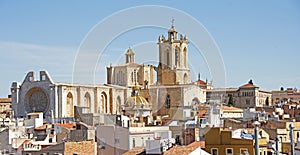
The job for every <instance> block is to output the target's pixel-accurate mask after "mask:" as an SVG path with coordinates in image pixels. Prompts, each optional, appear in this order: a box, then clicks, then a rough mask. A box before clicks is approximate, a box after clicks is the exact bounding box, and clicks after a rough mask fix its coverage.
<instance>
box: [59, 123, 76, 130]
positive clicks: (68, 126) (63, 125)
mask: <svg viewBox="0 0 300 155" xmlns="http://www.w3.org/2000/svg"><path fill="white" fill-rule="evenodd" d="M56 125H57V126H61V127H65V128H68V129H71V128H74V126H75V124H72V123H68V124H56Z"/></svg>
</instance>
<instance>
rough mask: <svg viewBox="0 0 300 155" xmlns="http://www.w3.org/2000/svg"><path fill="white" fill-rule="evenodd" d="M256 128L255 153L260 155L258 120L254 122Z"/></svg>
mask: <svg viewBox="0 0 300 155" xmlns="http://www.w3.org/2000/svg"><path fill="white" fill-rule="evenodd" d="M253 125H254V126H255V128H254V138H255V155H259V144H258V126H259V125H260V123H259V122H258V121H255V122H253Z"/></svg>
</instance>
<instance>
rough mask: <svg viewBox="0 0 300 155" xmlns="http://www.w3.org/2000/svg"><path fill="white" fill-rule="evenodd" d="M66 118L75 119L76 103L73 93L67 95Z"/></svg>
mask: <svg viewBox="0 0 300 155" xmlns="http://www.w3.org/2000/svg"><path fill="white" fill-rule="evenodd" d="M66 116H67V117H74V102H73V95H72V93H71V92H69V93H68V94H67V106H66Z"/></svg>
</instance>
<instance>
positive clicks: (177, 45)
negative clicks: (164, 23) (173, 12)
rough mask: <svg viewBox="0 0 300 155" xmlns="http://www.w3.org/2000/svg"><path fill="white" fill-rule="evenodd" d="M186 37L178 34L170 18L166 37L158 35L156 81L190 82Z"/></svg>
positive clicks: (161, 82)
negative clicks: (169, 26) (170, 23)
mask: <svg viewBox="0 0 300 155" xmlns="http://www.w3.org/2000/svg"><path fill="white" fill-rule="evenodd" d="M188 43H189V42H188V39H187V37H186V36H183V35H182V34H180V35H179V38H178V32H177V31H176V30H175V27H174V19H172V25H171V28H170V29H169V31H168V37H167V38H166V37H165V36H164V35H162V36H159V38H158V46H159V64H158V67H157V69H156V71H157V81H158V83H160V84H166V85H168V84H187V83H190V69H189V66H188Z"/></svg>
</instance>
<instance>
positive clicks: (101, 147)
mask: <svg viewBox="0 0 300 155" xmlns="http://www.w3.org/2000/svg"><path fill="white" fill-rule="evenodd" d="M100 149H105V139H104V138H100Z"/></svg>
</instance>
